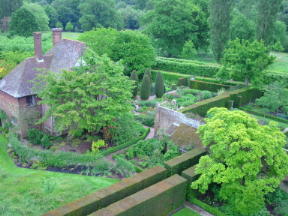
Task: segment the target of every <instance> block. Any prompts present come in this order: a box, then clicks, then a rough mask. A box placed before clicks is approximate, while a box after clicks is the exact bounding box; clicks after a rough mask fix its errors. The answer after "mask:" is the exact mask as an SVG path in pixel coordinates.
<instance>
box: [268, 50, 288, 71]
mask: <svg viewBox="0 0 288 216" xmlns="http://www.w3.org/2000/svg"><path fill="white" fill-rule="evenodd" d="M272 55H274V56H275V57H276V60H275V62H274V63H273V64H272V65H271V66H270V68H269V70H271V71H275V72H279V73H287V74H288V53H283V52H273V53H272Z"/></svg>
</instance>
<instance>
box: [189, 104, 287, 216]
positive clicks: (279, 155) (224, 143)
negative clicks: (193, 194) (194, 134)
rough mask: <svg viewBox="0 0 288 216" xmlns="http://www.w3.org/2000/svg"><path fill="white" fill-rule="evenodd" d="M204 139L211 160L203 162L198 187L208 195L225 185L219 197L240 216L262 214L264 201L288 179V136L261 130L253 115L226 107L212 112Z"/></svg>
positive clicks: (274, 130)
mask: <svg viewBox="0 0 288 216" xmlns="http://www.w3.org/2000/svg"><path fill="white" fill-rule="evenodd" d="M199 134H200V136H201V140H202V142H203V144H204V145H205V146H206V147H208V149H209V155H207V156H203V157H201V159H200V162H199V164H198V165H197V168H196V173H197V174H200V177H199V179H198V180H196V181H195V182H193V183H192V188H194V189H198V190H199V191H200V192H202V193H204V192H206V191H207V190H209V186H210V185H211V184H217V185H219V186H220V191H219V194H218V196H219V198H220V199H221V200H223V201H225V202H227V203H228V204H229V205H230V206H231V207H232V209H234V210H235V212H237V214H240V215H245V216H247V215H251V214H254V213H255V212H258V211H259V210H260V209H262V208H263V206H264V196H265V195H266V194H267V193H269V192H273V191H274V190H275V188H277V187H278V186H279V184H280V183H281V181H282V180H283V179H284V178H285V176H287V174H288V155H287V153H286V152H285V150H284V149H283V147H284V146H285V144H286V140H285V135H284V134H283V133H282V132H281V131H280V130H279V129H278V128H277V127H276V126H275V125H268V126H267V125H266V126H263V125H260V124H259V123H258V122H257V120H256V119H254V118H253V117H251V116H250V115H249V114H246V113H245V112H242V111H228V110H227V109H226V108H213V109H211V110H210V111H209V112H208V118H207V119H206V124H205V125H203V126H201V127H200V129H199Z"/></svg>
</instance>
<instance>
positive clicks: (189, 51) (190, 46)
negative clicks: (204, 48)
mask: <svg viewBox="0 0 288 216" xmlns="http://www.w3.org/2000/svg"><path fill="white" fill-rule="evenodd" d="M196 56H197V50H196V48H195V46H194V43H193V41H191V40H188V41H186V42H185V44H184V46H183V49H182V53H181V58H184V59H193V58H195V57H196Z"/></svg>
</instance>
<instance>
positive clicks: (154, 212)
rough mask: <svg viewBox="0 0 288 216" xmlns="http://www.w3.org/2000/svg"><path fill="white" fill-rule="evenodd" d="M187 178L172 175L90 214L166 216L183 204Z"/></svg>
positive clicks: (101, 215) (95, 215)
mask: <svg viewBox="0 0 288 216" xmlns="http://www.w3.org/2000/svg"><path fill="white" fill-rule="evenodd" d="M186 187H187V180H186V179H184V178H182V177H181V176H179V175H174V176H172V177H170V178H167V179H165V180H163V181H161V182H158V183H157V184H154V185H152V186H150V187H148V188H145V189H144V190H141V191H139V192H137V193H135V194H133V195H131V196H128V197H126V198H124V199H122V200H119V201H118V202H115V203H113V204H111V205H109V206H108V207H106V208H104V209H101V210H99V211H96V212H94V213H93V214H91V215H90V216H109V215H111V216H137V215H141V216H166V215H168V214H169V213H170V212H171V211H173V210H175V209H177V208H179V207H181V206H183V204H184V202H185V193H186Z"/></svg>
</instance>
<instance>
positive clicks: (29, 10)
mask: <svg viewBox="0 0 288 216" xmlns="http://www.w3.org/2000/svg"><path fill="white" fill-rule="evenodd" d="M48 22H49V19H48V16H47V15H46V13H45V10H44V9H43V7H41V6H40V5H38V4H33V3H29V4H25V5H23V6H22V7H21V8H19V9H18V10H16V11H15V12H14V13H13V15H12V18H11V23H10V32H11V33H12V34H16V35H20V36H24V37H29V36H32V33H33V32H35V31H47V30H48Z"/></svg>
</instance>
